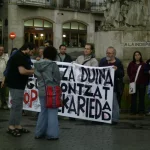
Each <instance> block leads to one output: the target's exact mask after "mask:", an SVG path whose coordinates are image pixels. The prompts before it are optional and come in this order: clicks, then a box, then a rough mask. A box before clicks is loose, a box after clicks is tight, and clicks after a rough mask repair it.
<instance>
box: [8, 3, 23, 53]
mask: <svg viewBox="0 0 150 150" xmlns="http://www.w3.org/2000/svg"><path fill="white" fill-rule="evenodd" d="M19 18H20V16H19V9H18V6H17V5H15V4H9V5H8V34H9V33H10V32H15V33H16V38H15V39H14V42H13V43H14V44H13V47H16V48H20V47H21V46H22V44H23V43H24V22H23V20H20V19H19ZM11 49H12V41H11V40H10V39H9V37H8V51H9V52H10V51H11Z"/></svg>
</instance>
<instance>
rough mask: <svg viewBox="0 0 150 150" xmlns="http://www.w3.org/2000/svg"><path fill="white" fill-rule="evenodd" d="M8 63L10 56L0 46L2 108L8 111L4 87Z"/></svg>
mask: <svg viewBox="0 0 150 150" xmlns="http://www.w3.org/2000/svg"><path fill="white" fill-rule="evenodd" d="M7 61H8V55H6V54H4V47H3V46H0V86H1V87H0V95H1V108H3V109H7V108H8V107H7V102H6V86H5V85H4V80H5V78H4V75H3V72H4V70H5V68H6V65H7Z"/></svg>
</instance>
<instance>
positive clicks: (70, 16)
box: [8, 4, 101, 52]
mask: <svg viewBox="0 0 150 150" xmlns="http://www.w3.org/2000/svg"><path fill="white" fill-rule="evenodd" d="M62 14H63V15H62ZM8 16H9V27H8V32H12V31H13V32H15V33H16V35H17V38H16V39H15V40H14V46H15V47H20V46H21V45H22V44H23V40H24V39H23V37H24V20H26V19H31V18H42V19H44V18H45V19H47V20H49V21H51V22H52V23H53V33H54V46H55V47H56V48H58V46H59V45H60V44H61V43H62V25H63V23H65V22H67V21H79V22H81V23H84V24H86V25H87V42H91V43H93V42H94V27H95V18H94V16H93V15H92V14H89V13H80V12H72V11H59V10H50V9H46V8H38V7H33V6H17V5H16V4H11V5H8ZM100 18H101V17H99V19H100ZM10 24H11V25H10ZM8 47H9V49H10V48H11V41H10V40H9V43H8ZM80 50H81V49H80V48H74V49H72V50H71V51H70V52H74V51H80Z"/></svg>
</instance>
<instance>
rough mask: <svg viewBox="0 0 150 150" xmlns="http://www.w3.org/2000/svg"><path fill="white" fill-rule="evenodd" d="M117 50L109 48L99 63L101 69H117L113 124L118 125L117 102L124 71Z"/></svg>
mask: <svg viewBox="0 0 150 150" xmlns="http://www.w3.org/2000/svg"><path fill="white" fill-rule="evenodd" d="M115 56H116V50H115V48H114V47H111V46H110V47H108V48H107V51H106V57H105V58H102V59H101V60H100V63H99V67H105V66H113V68H114V69H115V78H114V94H113V109H112V124H117V123H118V121H119V105H118V101H117V94H118V92H119V90H120V86H119V83H120V82H121V81H122V79H123V77H124V69H123V65H122V63H121V61H120V60H119V59H118V58H116V57H115Z"/></svg>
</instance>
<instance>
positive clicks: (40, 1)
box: [17, 0, 57, 7]
mask: <svg viewBox="0 0 150 150" xmlns="http://www.w3.org/2000/svg"><path fill="white" fill-rule="evenodd" d="M17 4H18V5H31V6H35V5H36V6H45V7H57V3H56V1H55V0H50V1H47V0H17Z"/></svg>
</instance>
